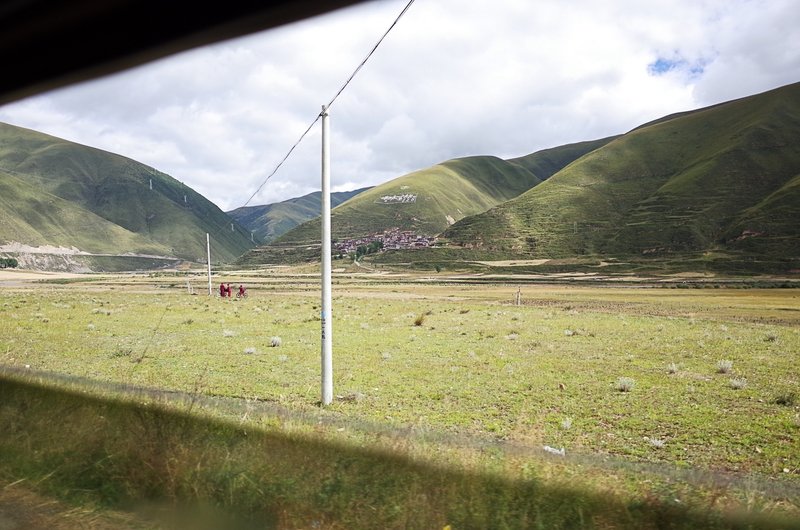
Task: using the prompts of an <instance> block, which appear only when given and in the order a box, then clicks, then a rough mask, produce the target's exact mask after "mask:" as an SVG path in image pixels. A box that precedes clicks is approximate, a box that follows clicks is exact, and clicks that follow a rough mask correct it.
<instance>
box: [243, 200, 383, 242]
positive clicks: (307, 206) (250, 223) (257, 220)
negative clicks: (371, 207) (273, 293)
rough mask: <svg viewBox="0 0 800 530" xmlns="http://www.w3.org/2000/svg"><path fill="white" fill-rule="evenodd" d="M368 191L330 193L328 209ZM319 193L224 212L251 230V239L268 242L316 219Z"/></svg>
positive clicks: (319, 203) (319, 206)
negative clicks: (252, 237)
mask: <svg viewBox="0 0 800 530" xmlns="http://www.w3.org/2000/svg"><path fill="white" fill-rule="evenodd" d="M368 189H369V188H361V189H357V190H353V191H339V192H332V193H331V208H335V207H336V206H338V205H340V204H342V203H343V202H345V201H347V200H348V199H350V198H352V197H355V196H356V195H358V194H359V193H362V192H364V191H366V190H368ZM321 206H322V192H319V191H315V192H313V193H309V194H308V195H303V196H302V197H297V198H294V199H289V200H288V201H283V202H277V203H273V204H266V205H262V206H245V207H244V208H236V209H235V210H231V211H230V212H228V215H230V216H231V217H232V218H233V219H234V220H235V221H236V222H238V223H239V224H241V225H242V226H243V227H245V228H246V229H248V230H251V231H252V232H253V234H254V236H255V238H256V239H257V240H258V241H260V242H262V243H269V242H270V241H273V240H275V239H276V238H278V237H280V236H282V235H283V234H285V233H286V232H288V231H289V230H291V229H292V228H294V227H295V226H297V225H299V224H302V223H304V222H306V221H308V220H309V219H314V218H315V217H317V216H319V212H320V209H321Z"/></svg>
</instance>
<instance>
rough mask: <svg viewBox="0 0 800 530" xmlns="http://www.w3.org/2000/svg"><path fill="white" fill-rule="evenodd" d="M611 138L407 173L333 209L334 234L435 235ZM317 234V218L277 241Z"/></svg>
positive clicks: (475, 158)
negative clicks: (394, 231) (386, 232)
mask: <svg viewBox="0 0 800 530" xmlns="http://www.w3.org/2000/svg"><path fill="white" fill-rule="evenodd" d="M610 140H611V138H605V139H602V140H595V141H591V142H581V143H579V144H571V145H568V146H563V147H559V148H554V149H546V150H543V151H538V152H536V153H533V154H530V155H527V156H524V157H520V158H514V159H510V160H502V159H500V158H497V157H495V156H471V157H466V158H456V159H453V160H448V161H446V162H442V163H440V164H436V165H434V166H431V167H429V168H426V169H421V170H418V171H414V172H412V173H408V174H406V175H403V176H401V177H398V178H396V179H393V180H390V181H389V182H386V183H384V184H381V185H379V186H376V187H374V188H371V189H370V190H368V191H365V192H363V193H361V194H359V195H357V196H356V197H354V198H353V199H351V200H349V201H347V202H345V203H344V204H341V205H340V206H338V207H337V208H335V209H333V210H332V212H331V231H332V234H333V238H334V239H345V238H355V237H361V236H366V235H369V234H374V233H380V232H383V231H384V230H386V229H390V228H399V229H401V230H410V231H413V232H416V233H417V234H420V235H427V236H432V235H437V234H439V233H441V232H442V231H444V230H445V229H447V227H448V226H450V225H452V224H453V223H455V222H456V221H458V220H459V219H463V218H465V217H468V216H470V215H475V214H476V213H480V212H483V211H486V210H488V209H489V208H491V207H493V206H496V205H498V204H500V203H502V202H505V201H507V200H509V199H511V198H513V197H516V196H517V195H519V194H520V193H523V192H525V191H527V190H529V189H530V188H532V187H533V186H536V185H538V184H539V183H541V182H542V181H543V180H545V179H547V178H549V177H550V176H551V175H552V174H553V173H554V172H555V171H557V170H558V169H560V168H562V167H564V166H565V165H567V164H569V163H570V162H572V161H573V160H575V159H576V158H577V157H579V156H581V155H583V154H585V153H587V152H589V151H592V150H594V149H596V148H597V147H599V146H601V145H604V144H605V143H607V142H609V141H610ZM319 239H320V222H319V219H314V220H312V221H308V222H306V223H303V224H302V225H300V226H298V227H296V228H294V229H292V230H290V231H289V232H287V233H286V234H284V235H283V236H282V237H280V238H279V239H278V240H277V241H276V242H275V243H276V244H279V245H287V244H289V245H291V244H305V243H308V242H317V243H319Z"/></svg>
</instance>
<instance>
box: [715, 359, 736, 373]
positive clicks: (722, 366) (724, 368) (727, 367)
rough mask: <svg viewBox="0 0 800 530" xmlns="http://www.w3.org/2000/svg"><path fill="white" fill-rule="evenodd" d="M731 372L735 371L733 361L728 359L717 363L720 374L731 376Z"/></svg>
mask: <svg viewBox="0 0 800 530" xmlns="http://www.w3.org/2000/svg"><path fill="white" fill-rule="evenodd" d="M731 370H733V361H729V360H728V359H722V360H719V361H717V373H718V374H729V373H730V372H731Z"/></svg>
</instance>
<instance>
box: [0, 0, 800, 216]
mask: <svg viewBox="0 0 800 530" xmlns="http://www.w3.org/2000/svg"><path fill="white" fill-rule="evenodd" d="M406 3H407V0H374V1H372V2H367V3H365V4H361V5H357V6H354V7H350V8H347V9H344V10H340V11H336V12H334V13H330V14H327V15H323V16H321V17H317V18H314V19H309V20H306V21H302V22H299V23H295V24H291V25H288V26H283V27H280V28H276V29H272V30H269V31H266V32H263V33H259V34H254V35H250V36H247V37H244V38H240V39H236V40H231V41H226V42H224V43H219V44H216V45H212V46H208V47H205V48H200V49H196V50H192V51H189V52H185V53H182V54H179V55H175V56H172V57H169V58H166V59H163V60H160V61H157V62H154V63H150V64H148V65H145V66H142V67H139V68H136V69H133V70H129V71H126V72H124V73H121V74H116V75H113V76H109V77H105V78H102V79H99V80H95V81H91V82H87V83H83V84H80V85H75V86H72V87H68V88H65V89H61V90H57V91H53V92H50V93H47V94H43V95H40V96H37V97H34V98H30V99H26V100H22V101H18V102H15V103H13V104H8V105H5V106H2V107H0V121H4V122H8V123H12V124H14V125H19V126H22V127H28V128H31V129H35V130H38V131H42V132H46V133H48V134H52V135H55V136H58V137H61V138H65V139H67V140H71V141H75V142H78V143H82V144H86V145H90V146H93V147H98V148H101V149H105V150H108V151H112V152H115V153H118V154H121V155H124V156H127V157H130V158H133V159H135V160H138V161H140V162H143V163H145V164H148V165H150V166H153V167H155V168H157V169H159V170H161V171H163V172H165V173H168V174H169V175H171V176H173V177H175V178H176V179H178V180H180V181H183V182H184V183H186V184H187V185H189V186H191V187H192V188H194V189H195V190H197V191H198V192H200V193H202V194H203V195H204V196H206V197H207V198H208V199H210V200H211V201H213V202H215V203H216V204H217V205H218V206H219V207H220V208H222V209H223V210H231V209H233V208H236V207H239V206H242V205H244V204H245V202H246V201H247V200H248V199H249V198H250V196H251V195H252V194H253V193H254V192H255V191H256V189H257V188H258V187H259V186H261V184H262V183H263V182H264V180H265V179H266V178H267V176H268V175H269V174H270V173H272V172H273V170H274V169H275V168H276V166H277V165H278V163H279V162H280V161H281V159H282V158H283V157H284V156H285V155H286V153H287V152H288V150H289V149H290V148H291V147H292V145H293V144H294V143H295V142H296V141H297V139H298V138H299V137H300V135H301V134H302V133H303V132H304V131H305V130H306V128H307V127H308V126H309V125H310V124H311V123H312V122H313V121H314V119H315V118H316V116H317V115H318V114H319V111H320V107H321V105H322V104H324V103H327V102H328V101H330V100H331V98H332V97H333V96H334V94H336V92H337V91H338V90H339V88H340V87H341V86H342V85H343V84H344V82H345V80H346V79H347V78H348V77H349V76H350V74H351V73H352V72H353V71H354V69H355V67H356V66H357V65H358V64H359V63H360V62H361V61H362V59H364V57H365V56H366V55H367V53H368V52H369V50H370V49H371V48H372V46H374V45H375V43H376V42H377V41H378V39H379V38H380V37H381V35H383V33H384V32H385V31H386V30H387V29H388V27H389V25H390V24H391V23H392V22H393V21H394V20H395V18H396V17H397V15H398V14H399V13H400V11H401V10H402V9H403V7H404V6H405V5H406ZM798 12H800V0H648V1H646V2H645V1H641V0H573V1H570V2H564V1H562V0H536V1H531V0H492V1H473V2H465V1H463V0H416V1H415V2H414V4H413V5H412V6H411V8H410V9H409V10H408V12H407V13H406V14H405V16H404V17H403V18H402V19H401V20H400V22H399V23H398V25H397V26H396V27H395V28H394V29H393V30H392V32H391V33H390V34H389V35H388V37H387V38H386V40H385V41H384V42H383V43H382V44H381V46H380V47H379V48H378V50H377V51H376V52H375V54H374V55H373V56H372V58H371V59H370V60H369V62H367V64H366V66H365V67H364V68H363V69H362V70H361V71H360V72H359V73H358V75H357V76H356V77H355V79H354V80H353V81H352V82H351V83H350V85H349V86H348V87H347V89H346V90H345V91H344V92H343V93H342V95H341V96H339V98H338V99H337V100H336V102H335V103H334V105H333V107H332V108H331V118H330V124H331V143H332V146H331V175H332V176H331V178H332V187H333V189H334V190H335V191H343V190H350V189H355V188H358V187H362V186H368V185H374V184H378V183H381V182H385V181H386V180H389V179H391V178H394V177H397V176H400V175H402V174H405V173H408V172H410V171H413V170H416V169H420V168H423V167H427V166H430V165H432V164H435V163H438V162H441V161H444V160H447V159H450V158H455V157H460V156H467V155H477V154H490V155H496V156H499V157H502V158H510V157H515V156H521V155H524V154H528V153H531V152H534V151H537V150H539V149H543V148H548V147H554V146H558V145H563V144H565V143H570V142H576V141H582V140H590V139H595V138H601V137H604V136H608V135H612V134H618V133H623V132H625V131H628V130H630V129H632V128H634V127H636V126H637V125H640V124H641V123H644V122H646V121H649V120H651V119H655V118H658V117H661V116H664V115H666V114H670V113H673V112H679V111H684V110H689V109H694V108H698V107H703V106H707V105H710V104H714V103H718V102H721V101H726V100H730V99H734V98H738V97H743V96H747V95H752V94H756V93H759V92H763V91H765V90H769V89H772V88H776V87H779V86H782V85H786V84H789V83H793V82H796V81H800V25H798V24H797V23H796V20H797V13H798ZM319 145H320V134H319V123H318V124H317V125H315V127H314V128H313V129H312V131H311V132H310V133H309V135H308V136H306V138H305V139H304V140H303V142H301V144H300V145H299V147H298V148H297V149H296V150H295V151H294V152H293V153H292V155H291V156H290V158H289V159H288V160H287V162H286V163H285V164H284V165H283V166H282V167H281V168H280V170H279V171H278V172H277V173H275V175H274V176H273V177H272V178H270V179H269V181H268V182H266V184H265V185H264V187H263V188H262V190H261V192H260V193H259V194H257V195H256V196H255V198H253V200H252V201H251V202H250V203H249V204H250V205H256V204H266V203H272V202H278V201H281V200H285V199H288V198H291V197H297V196H301V195H304V194H306V193H309V192H312V191H315V190H318V189H319V179H320V177H319V175H320V167H319V166H320V154H319V153H320V147H319Z"/></svg>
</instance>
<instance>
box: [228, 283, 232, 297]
mask: <svg viewBox="0 0 800 530" xmlns="http://www.w3.org/2000/svg"><path fill="white" fill-rule="evenodd" d="M227 292H228V298H230V297H231V294H233V293H232V292H231V284H228V287H227Z"/></svg>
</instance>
